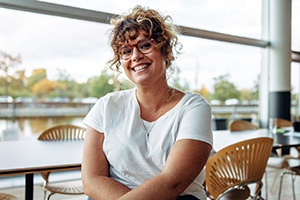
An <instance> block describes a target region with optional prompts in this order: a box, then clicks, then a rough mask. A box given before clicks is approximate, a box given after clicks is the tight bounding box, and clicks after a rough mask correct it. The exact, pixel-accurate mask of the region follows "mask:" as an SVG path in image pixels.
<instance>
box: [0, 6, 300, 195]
mask: <svg viewBox="0 0 300 200" xmlns="http://www.w3.org/2000/svg"><path fill="white" fill-rule="evenodd" d="M162 2H164V1H162ZM200 2H201V1H200ZM213 2H214V1H213ZM218 2H219V1H216V2H215V4H214V6H215V7H217V4H218ZM233 2H235V1H233ZM69 3H70V2H69ZM152 3H153V2H150V1H147V3H145V4H146V5H145V6H149V7H151V6H152ZM256 3H257V5H259V9H260V12H259V13H260V14H261V15H260V22H261V27H260V28H261V35H259V36H257V37H250V36H244V35H238V34H235V33H224V32H219V31H215V30H210V29H209V28H205V26H202V28H199V26H197V24H196V23H195V22H193V23H189V24H182V23H180V24H177V25H178V26H179V27H180V29H181V30H182V32H181V35H182V37H186V38H190V37H192V38H193V39H195V40H205V41H214V42H222V43H226V44H229V45H239V46H244V47H251V48H255V49H256V50H257V51H259V52H260V53H259V54H260V61H259V65H260V66H259V70H260V71H259V73H260V79H259V81H260V82H259V103H258V116H259V118H258V124H255V125H253V124H251V121H250V122H248V121H246V122H245V121H243V120H237V121H236V122H232V123H231V124H230V125H229V126H228V129H227V130H216V131H214V145H215V147H216V148H214V149H215V151H216V152H215V154H214V156H212V157H211V158H212V159H210V160H209V161H208V163H207V166H206V170H207V171H206V187H207V191H208V199H224V198H225V199H226V198H227V199H252V197H253V198H258V199H271V200H272V199H299V198H300V193H299V190H298V189H297V188H299V187H300V181H299V177H297V176H299V175H300V130H299V126H300V125H299V123H300V122H299V121H300V89H299V87H300V70H299V68H300V43H299V42H300V40H299V34H300V31H299V28H300V19H294V18H293V16H295V15H293V13H294V12H299V9H300V7H299V6H300V1H299V0H284V1H283V0H261V1H260V0H257V1H256ZM75 4H76V3H75ZM75 4H74V5H72V3H70V4H68V3H66V1H65V3H63V4H60V3H59V1H56V2H55V1H50V0H49V1H37V0H0V8H1V9H9V10H14V11H18V12H26V13H31V14H35V15H36V16H37V17H38V16H40V15H48V16H53V17H61V18H67V19H72V20H80V21H83V22H87V23H91V22H92V23H96V24H98V25H99V26H108V25H109V19H110V18H112V17H113V16H115V15H118V14H119V13H113V12H111V11H103V10H101V6H100V8H97V9H95V8H90V7H89V8H82V7H79V6H76V5H75ZM86 4H88V3H86ZM167 4H171V3H170V2H168V3H167ZM141 5H143V2H141ZM153 5H155V6H158V5H157V4H155V3H153ZM197 5H198V4H197ZM169 6H171V5H169ZM174 6H176V5H174ZM189 6H190V7H191V6H192V5H189ZM214 6H213V7H212V8H211V9H214ZM296 6H298V7H296ZM87 7H88V6H87ZM158 7H159V6H158ZM164 9H166V12H168V9H167V8H164ZM252 9H253V8H252ZM249 12H251V11H249ZM199 15H201V13H199ZM298 16H299V15H298ZM206 20H209V19H206ZM174 21H175V23H176V20H174ZM294 21H296V22H298V24H295V23H293V22H294ZM191 24H192V25H191ZM194 24H195V25H194ZM200 27H201V26H200ZM37 28H38V27H37ZM0 30H1V29H0ZM295 30H298V32H296V31H295ZM295 38H297V39H295ZM297 41H298V44H297ZM230 53H232V54H233V56H234V53H235V52H230ZM248 56H249V57H251V55H248ZM292 66H293V67H294V68H297V70H296V72H297V73H299V74H298V76H297V77H299V80H296V81H295V84H296V85H297V88H298V91H296V92H295V93H296V96H297V102H296V112H295V113H292V111H291V107H292V101H291V91H292V83H291V82H292V74H293V73H294V71H293V68H292ZM241 76H247V75H246V74H241ZM271 120H272V121H271ZM59 129H61V130H62V129H65V130H66V129H68V130H69V131H70V132H72V131H74V130H75V129H78V127H77V128H76V127H69V126H68V127H59ZM273 129H275V131H274V130H273ZM51 131H53V130H47V131H45V132H51ZM76 131H79V130H76ZM76 131H75V132H76ZM81 131H82V134H81V135H79V136H78V135H76V136H72V138H73V139H76V140H83V139H84V130H81ZM50 134H51V133H50ZM262 138H269V139H270V138H271V140H263V139H262ZM52 139H53V138H52ZM254 139H257V140H254ZM39 140H50V139H49V138H48V137H45V138H43V137H41V138H40V139H39ZM253 140H254V141H253ZM253 142H254V143H255V144H261V145H262V147H260V146H258V145H257V146H256V145H250V144H252V143H253ZM2 143H3V142H2ZM48 145H49V148H50V146H51V145H52V146H55V148H56V149H57V151H58V150H59V149H61V148H63V147H61V146H60V145H61V144H57V143H56V144H51V145H50V144H48ZM68 145H69V144H68ZM80 145H82V143H79V144H78V143H77V144H76V145H74V144H72V145H71V146H70V147H69V148H72V149H76V150H74V151H73V154H72V155H68V157H69V158H70V163H71V164H70V165H67V166H65V165H64V164H63V163H59V164H57V166H55V167H52V168H51V167H48V168H46V169H45V168H41V169H38V168H34V169H33V167H31V169H23V171H22V170H20V171H18V170H12V168H13V167H14V164H11V165H8V166H6V165H5V166H4V164H2V163H3V161H4V160H2V161H1V164H0V166H1V165H3V167H2V166H1V167H0V176H2V175H3V176H5V177H8V176H9V175H16V174H18V175H19V174H22V175H25V180H26V184H24V186H23V187H17V188H3V189H1V188H0V199H1V195H2V193H3V196H5V195H7V197H6V198H4V199H24V198H25V199H40V198H45V199H46V198H48V199H50V196H51V199H78V200H79V199H86V198H87V197H86V196H85V195H84V193H83V191H82V185H81V184H80V183H79V182H80V180H75V181H62V180H58V181H57V182H58V185H55V184H57V183H54V185H51V184H52V183H51V182H50V181H49V180H48V176H49V174H50V172H54V171H55V172H57V171H64V170H67V171H72V170H77V171H80V158H78V155H80V154H81V152H80V150H81V146H80ZM268 145H269V146H268ZM78 146H80V147H78ZM249 146H251V147H252V146H253V149H252V148H248V147H249ZM246 147H247V148H246ZM0 148H1V151H2V148H9V147H8V145H6V146H5V147H1V146H0ZM26 148H27V150H26V151H25V152H26V153H27V154H31V155H35V154H36V153H38V152H36V151H35V152H34V151H32V150H31V148H30V147H28V146H26ZM36 148H41V151H43V150H42V149H43V148H44V147H39V146H37V147H36ZM256 148H257V149H256ZM259 148H260V149H259ZM243 149H247V150H249V151H251V152H252V154H254V155H256V156H255V159H254V160H253V158H254V157H253V156H252V157H251V156H249V157H247V156H242V159H241V160H240V161H239V160H237V159H235V158H233V157H230V156H228V152H233V151H237V152H236V155H244V154H243V153H245V152H241V150H243ZM9 150H10V151H11V152H12V155H14V153H16V154H15V156H18V153H17V152H14V149H13V148H10V149H9ZM7 151H8V150H6V152H7ZM25 152H24V155H25ZM74 152H75V153H76V154H75V153H74ZM262 152H264V153H262ZM56 153H57V152H56ZM74 154H75V155H74ZM252 154H251V155H252ZM36 155H37V156H38V154H36ZM226 155H227V156H228V157H226V159H228V160H229V163H230V164H228V163H226V162H224V160H222V159H223V158H224V156H226ZM249 155H250V153H249ZM3 159H5V157H4V158H3ZM26 159H27V157H26V156H25V157H24V160H26ZM49 160H50V158H49ZM54 160H55V159H54ZM243 161H247V162H243ZM24 162H25V161H24ZM54 162H56V161H54ZM57 162H59V161H57ZM223 162H224V163H223ZM235 162H236V163H235ZM249 163H251V165H250V164H249ZM255 163H256V164H255ZM257 163H259V164H257ZM218 165H220V166H218ZM9 167H11V170H9V169H8V168H9ZM232 167H233V168H239V169H238V170H235V169H233V168H232ZM222 168H223V169H225V168H226V170H224V171H222V170H221V169H222ZM231 168H232V169H231ZM218 170H221V171H218ZM21 171H22V172H21ZM249 171H251V172H249ZM37 173H40V174H41V176H42V177H43V178H44V180H45V183H44V185H43V186H42V188H43V190H41V188H40V186H37V185H35V184H34V180H33V179H34V176H33V175H34V174H37ZM58 173H59V172H58ZM234 173H236V174H234ZM239 173H240V174H239ZM243 174H247V175H248V176H245V177H244V176H243ZM222 175H224V177H222ZM70 176H71V177H72V173H70ZM75 176H76V177H77V176H78V173H77V174H76V173H75ZM288 176H291V177H292V180H291V179H290V177H288ZM236 177H238V178H236ZM287 177H288V178H287ZM79 179H80V178H79ZM222 181H225V183H224V182H222ZM282 181H283V183H282ZM229 182H230V183H229ZM78 184H79V186H78ZM248 184H249V186H248ZM251 184H256V185H255V186H253V185H251ZM216 185H218V186H216ZM57 188H60V189H61V188H62V190H63V189H65V188H68V189H69V190H72V192H71V193H69V194H68V192H62V190H56V189H57ZM249 188H250V190H251V194H248V191H247V190H248V189H249ZM253 191H254V193H253ZM249 193H250V192H249ZM49 194H50V195H49ZM52 195H53V196H52ZM244 195H245V196H244ZM249 195H250V196H249ZM46 196H47V197H46ZM251 196H252V197H251ZM233 197H239V198H233Z"/></svg>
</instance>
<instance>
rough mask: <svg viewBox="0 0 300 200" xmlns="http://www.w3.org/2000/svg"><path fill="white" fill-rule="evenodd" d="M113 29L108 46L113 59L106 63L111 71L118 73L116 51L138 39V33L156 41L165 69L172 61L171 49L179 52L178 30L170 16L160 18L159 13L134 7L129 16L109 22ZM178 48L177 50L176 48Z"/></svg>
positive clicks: (118, 56)
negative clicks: (162, 56) (140, 32)
mask: <svg viewBox="0 0 300 200" xmlns="http://www.w3.org/2000/svg"><path fill="white" fill-rule="evenodd" d="M110 22H111V24H112V25H114V28H113V29H112V30H111V34H110V45H111V47H112V49H113V52H114V57H113V58H112V59H111V60H109V61H108V64H109V66H110V68H111V69H113V70H117V71H120V70H119V69H120V65H121V58H120V55H119V53H118V49H119V48H120V46H122V45H123V44H124V43H126V42H127V41H128V40H134V39H135V38H137V37H138V35H139V31H143V33H144V34H145V37H147V38H151V39H153V40H154V41H156V46H155V47H156V48H160V51H161V53H162V55H164V56H165V58H166V60H167V68H169V67H170V66H171V62H172V61H173V60H174V55H173V49H174V50H175V51H176V53H179V51H180V48H181V46H180V44H179V43H178V38H177V34H178V33H179V30H178V28H177V27H176V26H175V25H174V24H173V23H172V18H171V17H170V16H166V17H164V16H162V15H161V14H160V13H159V12H157V11H156V10H153V9H149V8H143V7H141V6H139V5H138V6H135V7H134V8H133V9H132V11H131V12H130V13H129V14H124V15H120V16H118V17H116V18H113V19H111V20H110ZM178 46H180V47H179V48H177V47H178Z"/></svg>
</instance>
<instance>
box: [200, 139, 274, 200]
mask: <svg viewBox="0 0 300 200" xmlns="http://www.w3.org/2000/svg"><path fill="white" fill-rule="evenodd" d="M272 146H273V139H272V138H268V137H262V138H255V139H250V140H245V141H242V142H238V143H235V144H232V145H230V146H227V147H225V148H223V149H221V150H220V151H218V152H217V153H216V154H215V155H214V156H212V157H211V158H209V159H208V161H207V163H206V168H205V170H206V179H205V182H206V191H207V195H208V197H209V198H211V199H239V200H241V199H247V198H249V197H250V196H252V197H253V198H254V199H256V198H257V197H258V196H259V193H260V191H261V188H262V185H263V183H262V181H261V179H262V178H263V175H264V172H265V168H266V165H267V161H268V158H269V156H270V153H271V149H272ZM250 184H256V187H255V192H254V194H251V191H250V189H249V187H248V185H250Z"/></svg>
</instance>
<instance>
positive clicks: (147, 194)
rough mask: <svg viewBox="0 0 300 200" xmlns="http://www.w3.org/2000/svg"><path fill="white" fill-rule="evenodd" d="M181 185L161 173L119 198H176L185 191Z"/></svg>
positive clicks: (149, 199) (144, 199) (167, 199)
mask: <svg viewBox="0 0 300 200" xmlns="http://www.w3.org/2000/svg"><path fill="white" fill-rule="evenodd" d="M179 185H180V184H177V183H176V182H174V180H170V179H169V178H167V177H166V176H164V175H163V174H161V175H158V176H156V177H154V178H152V179H150V180H148V181H146V182H145V183H143V184H142V185H140V186H138V187H137V188H135V189H133V190H131V191H130V192H127V193H126V194H125V195H123V196H122V197H120V198H118V200H132V199H139V200H152V199H161V200H175V199H176V198H177V197H178V196H179V195H180V194H181V193H182V192H183V191H182V188H180V186H179Z"/></svg>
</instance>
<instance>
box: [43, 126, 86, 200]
mask: <svg viewBox="0 0 300 200" xmlns="http://www.w3.org/2000/svg"><path fill="white" fill-rule="evenodd" d="M85 131H86V129H85V128H83V127H79V126H75V125H58V126H54V127H52V128H49V129H47V130H45V131H44V132H43V133H42V134H41V135H40V136H39V137H38V140H47V141H55V140H56V141H57V140H83V139H84V136H85ZM50 174H51V171H46V172H41V176H42V177H43V179H44V184H43V185H42V188H43V189H44V191H45V193H44V194H45V195H44V199H50V197H51V196H52V195H53V194H55V193H57V194H68V195H81V194H84V192H83V187H82V182H81V180H76V181H67V182H53V183H52V182H49V176H50ZM47 192H50V194H49V195H48V196H47Z"/></svg>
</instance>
